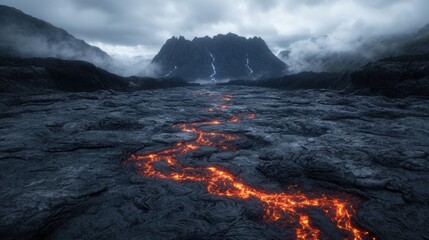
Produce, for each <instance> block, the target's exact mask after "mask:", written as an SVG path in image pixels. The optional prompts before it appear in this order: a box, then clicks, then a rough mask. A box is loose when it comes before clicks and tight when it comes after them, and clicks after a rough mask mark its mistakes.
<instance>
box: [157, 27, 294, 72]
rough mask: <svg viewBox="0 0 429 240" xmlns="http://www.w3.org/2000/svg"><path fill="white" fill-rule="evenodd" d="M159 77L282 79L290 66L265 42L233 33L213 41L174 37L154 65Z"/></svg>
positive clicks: (208, 38) (211, 39)
mask: <svg viewBox="0 0 429 240" xmlns="http://www.w3.org/2000/svg"><path fill="white" fill-rule="evenodd" d="M151 64H152V66H156V67H158V68H159V76H160V77H164V76H178V77H183V78H185V79H189V80H197V79H208V80H210V79H212V80H214V79H231V78H247V79H252V78H253V79H255V78H260V77H275V76H281V75H282V74H283V72H284V71H285V69H286V65H285V64H284V63H283V62H282V61H281V60H280V59H278V58H277V57H276V56H275V55H274V54H273V53H272V52H271V51H270V49H269V48H268V47H267V45H266V44H265V42H264V40H262V39H261V38H257V37H254V38H249V39H246V38H244V37H240V36H237V35H235V34H232V33H229V34H226V35H217V36H214V37H213V38H210V37H204V38H194V39H193V40H192V41H190V40H186V39H185V38H183V37H179V38H176V37H173V38H171V39H169V40H167V42H166V43H165V44H164V46H163V47H162V48H161V50H160V52H159V53H158V54H157V55H156V56H155V58H154V59H153V61H152V63H151Z"/></svg>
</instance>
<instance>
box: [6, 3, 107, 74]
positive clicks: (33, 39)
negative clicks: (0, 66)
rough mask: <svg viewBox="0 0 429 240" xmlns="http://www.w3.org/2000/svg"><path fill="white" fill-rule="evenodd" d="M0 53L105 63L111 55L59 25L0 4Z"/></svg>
mask: <svg viewBox="0 0 429 240" xmlns="http://www.w3.org/2000/svg"><path fill="white" fill-rule="evenodd" d="M0 56H3V57H13V56H15V57H55V58H61V59H68V60H83V61H89V62H91V63H93V64H95V65H97V66H100V67H106V66H107V65H108V64H110V63H111V61H112V59H111V57H110V56H109V55H108V54H107V53H105V52H103V51H102V50H101V49H99V48H97V47H94V46H91V45H89V44H87V43H86V42H84V41H83V40H79V39H76V38H75V37H73V36H72V35H71V34H69V33H68V32H66V31H65V30H63V29H61V28H57V27H55V26H53V25H51V24H49V23H47V22H45V21H42V20H40V19H37V18H34V17H32V16H29V15H27V14H25V13H23V12H22V11H20V10H17V9H15V8H12V7H8V6H4V5H0Z"/></svg>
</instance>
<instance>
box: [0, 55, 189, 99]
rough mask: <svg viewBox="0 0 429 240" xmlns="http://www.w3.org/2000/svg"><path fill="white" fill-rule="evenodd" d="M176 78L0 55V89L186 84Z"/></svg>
mask: <svg viewBox="0 0 429 240" xmlns="http://www.w3.org/2000/svg"><path fill="white" fill-rule="evenodd" d="M189 85H190V84H188V83H187V82H186V81H185V80H183V79H178V78H171V79H162V80H160V79H154V78H139V77H130V78H124V77H121V76H118V75H115V74H113V73H110V72H108V71H106V70H103V69H101V68H98V67H96V66H94V65H93V64H91V63H88V62H83V61H75V60H61V59H55V58H0V92H4V93H7V92H9V93H10V92H15V93H16V92H37V91H40V90H43V89H53V90H61V91H88V92H91V91H97V90H143V89H155V88H168V87H178V86H189Z"/></svg>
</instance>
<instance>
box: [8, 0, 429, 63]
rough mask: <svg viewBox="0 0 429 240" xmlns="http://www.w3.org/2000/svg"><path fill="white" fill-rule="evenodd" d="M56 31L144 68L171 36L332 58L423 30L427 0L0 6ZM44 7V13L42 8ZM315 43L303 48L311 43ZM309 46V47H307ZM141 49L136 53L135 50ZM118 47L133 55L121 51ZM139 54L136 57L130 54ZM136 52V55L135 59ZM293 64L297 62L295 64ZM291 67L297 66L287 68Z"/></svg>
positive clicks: (109, 0) (43, 1) (64, 0)
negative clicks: (372, 41) (252, 40)
mask: <svg viewBox="0 0 429 240" xmlns="http://www.w3.org/2000/svg"><path fill="white" fill-rule="evenodd" d="M0 3H1V4H5V5H9V6H13V7H16V8H18V9H21V10H23V11H24V12H26V13H28V14H30V15H33V16H35V17H38V18H41V19H43V20H46V21H48V22H51V23H52V24H54V25H56V26H58V27H61V28H64V29H66V30H67V31H69V32H70V33H72V34H73V35H74V36H76V37H77V38H81V39H84V40H86V41H88V42H91V43H99V44H98V45H97V46H100V47H101V48H102V49H103V50H106V49H104V48H103V46H109V48H108V50H106V51H107V52H108V53H109V54H111V55H118V56H121V55H122V58H124V57H127V56H128V57H130V58H132V59H135V58H136V57H139V56H140V57H143V58H144V61H148V60H149V59H150V58H152V57H153V55H154V54H155V53H156V51H157V50H158V49H160V47H161V46H162V44H163V43H164V42H165V40H166V39H168V38H170V37H171V36H179V35H183V36H185V37H186V38H190V39H192V38H193V37H195V36H205V35H209V36H213V35H216V34H218V33H227V32H234V33H237V34H239V35H242V36H246V37H251V36H255V35H257V36H261V37H262V38H263V39H264V40H265V41H266V42H267V44H268V45H269V46H270V48H271V49H272V50H273V51H274V52H275V53H278V52H279V51H280V50H282V49H298V48H299V49H300V52H299V53H298V52H297V50H295V52H293V51H292V55H293V54H295V55H296V56H298V55H301V54H303V51H310V52H312V51H322V52H323V51H325V52H330V51H336V50H349V49H351V48H354V47H356V44H359V41H361V40H362V39H365V38H369V37H372V36H378V35H383V34H398V33H405V32H412V31H415V30H416V29H418V28H420V27H422V26H423V25H425V24H426V23H428V22H429V15H428V14H427V10H429V1H427V0H329V1H328V0H305V1H294V0H265V1H259V0H248V1H246V0H237V1H230V0H217V1H204V0H186V1H185V0H175V1H169V0H159V1H152V0H123V1H117V0H104V1H95V0H38V1H28V0H0ZM47 6H49V7H47ZM321 36H324V37H323V38H321V40H318V41H311V38H312V37H318V38H319V37H321ZM309 39H310V40H309ZM142 46H143V47H142ZM123 47H129V48H135V51H128V52H127V51H121V49H123ZM138 51H140V52H138ZM137 52H138V53H137ZM297 61H299V59H297ZM295 64H298V63H295Z"/></svg>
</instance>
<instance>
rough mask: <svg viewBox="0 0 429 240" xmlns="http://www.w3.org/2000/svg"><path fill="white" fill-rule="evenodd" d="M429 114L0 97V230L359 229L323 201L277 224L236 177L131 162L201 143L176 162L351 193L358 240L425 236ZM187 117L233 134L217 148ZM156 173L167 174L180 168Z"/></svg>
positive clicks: (307, 104)
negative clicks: (208, 177) (185, 174)
mask: <svg viewBox="0 0 429 240" xmlns="http://www.w3.org/2000/svg"><path fill="white" fill-rule="evenodd" d="M253 114H254V115H253ZM237 116H239V117H238V119H237V121H235V120H236V119H235V118H234V117H237ZM240 116H251V117H250V118H247V117H246V118H245V117H242V119H241V117H240ZM428 120H429V99H427V98H417V97H408V98H404V99H389V98H385V97H380V96H351V95H343V94H340V93H337V92H335V91H320V90H307V91H279V90H274V89H266V88H257V87H235V86H225V87H203V86H202V87H187V88H172V89H166V90H154V91H139V92H132V93H124V92H114V91H100V92H96V93H64V92H50V93H49V94H48V93H47V94H37V95H36V94H35V95H26V96H23V95H22V94H2V95H0V236H3V237H2V239H30V238H49V239H95V238H103V239H106V238H107V239H108V238H112V239H119V238H122V239H290V238H297V236H299V234H300V233H301V232H300V229H301V230H302V231H304V233H305V231H307V230H313V232H314V231H320V235H318V237H320V238H324V239H343V238H346V239H347V238H351V237H352V233H350V232H347V231H344V230H340V229H339V228H338V224H337V223H336V222H335V221H334V220H332V216H331V215H330V214H331V213H329V212H327V211H325V209H324V208H323V207H320V208H319V207H318V206H317V204H313V205H311V204H310V205H311V206H308V207H302V208H299V209H298V208H297V209H295V210H296V211H297V212H288V211H283V212H281V215H280V216H279V217H278V218H275V219H272V218H271V219H270V218H269V217H268V218H267V212H266V210H267V209H270V206H267V205H264V204H265V202H264V201H262V200H261V199H258V198H256V197H255V196H253V195H252V194H253V193H252V194H251V195H252V196H250V197H248V198H243V197H237V196H236V195H234V194H235V193H237V192H236V191H237V189H238V188H236V187H235V188H231V186H230V185H231V184H232V183H231V182H223V183H225V185H224V186H220V187H219V186H216V187H219V189H221V188H222V189H223V190H231V191H229V192H228V194H227V193H226V191H225V192H222V193H219V194H213V191H212V189H209V187H208V186H209V185H210V184H208V183H207V182H204V181H196V180H195V179H190V178H188V180H186V181H178V179H177V177H174V176H173V175H168V174H167V175H168V177H165V176H167V175H162V176H164V177H160V175H150V176H148V172H145V169H144V168H140V167H141V166H139V165H138V163H139V162H137V163H136V162H135V161H133V160H135V158H136V156H145V155H147V156H149V155H150V154H152V153H159V152H162V151H163V150H165V149H169V148H171V147H172V146H179V145H178V143H189V142H194V141H195V142H196V143H197V144H199V145H198V148H195V149H192V151H189V152H181V153H184V154H182V155H180V156H177V160H178V161H180V164H181V165H180V166H181V167H184V168H191V167H192V168H194V167H198V168H206V169H209V168H210V167H213V166H214V167H216V168H219V169H224V170H225V172H228V174H231V175H233V176H234V179H235V178H236V179H239V181H240V182H243V183H245V184H246V186H249V187H252V189H256V190H257V191H258V193H260V192H262V193H279V194H280V193H283V194H285V195H284V196H290V195H293V194H298V193H299V194H300V195H299V196H305V197H308V198H310V199H324V198H323V196H326V198H329V199H337V200H339V201H345V202H347V203H350V206H348V205H347V206H346V207H347V210H348V211H350V212H351V213H352V216H351V218H350V220H351V224H352V225H353V227H354V228H356V229H358V230H359V231H362V232H366V231H368V232H369V233H368V234H364V238H370V237H372V236H374V237H376V238H377V239H428V238H429V227H428V226H429V221H428V218H427V216H428V214H429V200H428V199H429V187H428V186H429V124H428ZM210 121H219V122H214V123H215V124H207V122H210ZM193 122H198V123H199V125H198V130H202V131H204V132H207V133H222V134H226V135H222V136H225V137H226V136H229V135H231V136H237V137H234V139H233V140H231V139H229V138H228V141H226V142H222V143H226V144H227V147H223V145H216V144H214V145H210V144H209V142H207V141H200V142H198V140H196V139H197V138H198V137H199V133H198V132H197V131H196V130H195V131H194V129H193V128H192V126H193V125H192V124H191V125H183V126H185V127H184V128H181V129H180V128H177V127H175V126H174V125H175V124H178V123H179V124H180V123H188V124H189V123H193ZM201 122H206V123H205V124H204V123H201ZM211 123H213V122H211ZM186 127H188V129H186ZM188 130H189V131H188ZM213 136H214V134H213ZM217 137H219V136H217ZM210 140H212V141H216V140H219V139H218V138H216V137H214V138H213V139H210ZM151 156H152V155H151ZM151 158H152V157H149V158H147V159H151ZM147 159H145V158H144V157H143V158H142V160H143V161H146V160H147ZM143 163H144V162H143ZM155 167H156V170H157V172H159V173H162V174H164V173H169V172H171V171H173V170H171V169H172V168H174V169H176V167H177V166H174V165H165V164H164V165H162V164H160V165H156V166H155ZM181 171H183V170H181ZM191 172H192V173H194V171H191ZM195 174H200V173H195ZM198 176H200V175H198ZM222 189H221V190H222ZM240 189H241V188H240ZM256 190H255V191H256ZM282 196H283V195H282ZM294 196H295V195H294ZM264 199H265V198H264ZM294 200H296V201H298V202H299V201H302V199H294ZM325 200H326V199H325ZM273 209H274V208H273ZM273 209H271V210H273ZM273 211H277V210H273ZM276 213H277V212H276ZM289 213H290V214H289ZM297 213H299V214H304V215H305V216H308V221H305V219H304V220H303V219H300V218H299V216H297ZM305 225H308V226H307V227H306V226H305ZM315 229H316V230H315ZM307 236H311V235H307ZM313 237H314V236H313Z"/></svg>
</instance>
